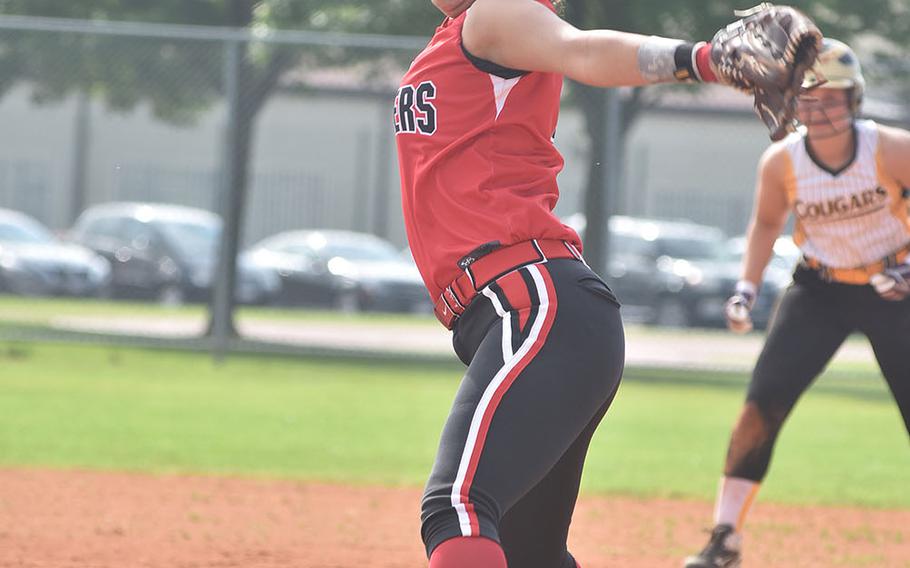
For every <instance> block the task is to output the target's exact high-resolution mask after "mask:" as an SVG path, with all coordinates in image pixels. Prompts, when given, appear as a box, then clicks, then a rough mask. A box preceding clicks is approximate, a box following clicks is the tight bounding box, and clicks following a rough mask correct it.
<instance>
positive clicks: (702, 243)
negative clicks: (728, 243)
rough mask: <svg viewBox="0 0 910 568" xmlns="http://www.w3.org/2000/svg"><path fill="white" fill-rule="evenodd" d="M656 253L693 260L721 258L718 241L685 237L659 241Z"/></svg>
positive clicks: (720, 248)
mask: <svg viewBox="0 0 910 568" xmlns="http://www.w3.org/2000/svg"><path fill="white" fill-rule="evenodd" d="M658 252H659V254H661V255H666V256H670V257H673V258H684V259H695V260H715V259H719V258H721V257H722V256H723V249H722V245H721V243H720V242H719V241H715V240H708V239H698V238H686V237H674V238H668V237H667V238H661V239H659V241H658Z"/></svg>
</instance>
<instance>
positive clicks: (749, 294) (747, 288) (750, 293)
mask: <svg viewBox="0 0 910 568" xmlns="http://www.w3.org/2000/svg"><path fill="white" fill-rule="evenodd" d="M733 291H734V293H736V294H739V295H740V296H742V297H744V298H746V299H748V300H749V301H750V302H751V301H753V300H755V298H756V297H758V286H756V285H755V284H753V283H752V282H749V281H748V280H740V281H739V282H737V283H736V287H735V288H734V289H733Z"/></svg>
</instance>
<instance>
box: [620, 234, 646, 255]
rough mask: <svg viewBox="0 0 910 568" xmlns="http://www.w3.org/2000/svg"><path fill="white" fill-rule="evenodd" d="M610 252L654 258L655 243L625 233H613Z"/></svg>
mask: <svg viewBox="0 0 910 568" xmlns="http://www.w3.org/2000/svg"><path fill="white" fill-rule="evenodd" d="M610 250H611V251H612V252H613V254H619V255H636V256H653V255H654V242H653V241H649V240H647V239H643V238H641V237H636V236H632V235H625V234H623V233H611V234H610Z"/></svg>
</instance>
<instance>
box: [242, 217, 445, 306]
mask: <svg viewBox="0 0 910 568" xmlns="http://www.w3.org/2000/svg"><path fill="white" fill-rule="evenodd" d="M248 255H249V258H250V261H251V262H253V263H254V264H255V265H256V266H259V267H267V268H270V269H272V270H274V271H275V272H276V273H277V274H278V275H279V276H280V277H281V293H280V301H281V303H283V304H287V305H315V306H323V307H332V308H337V309H342V310H346V311H352V310H382V311H398V312H429V311H432V306H431V304H430V300H429V296H428V294H427V291H426V288H425V287H424V283H423V280H422V279H421V278H420V274H419V273H418V271H417V267H416V266H415V265H414V263H413V261H412V260H409V259H407V258H406V257H404V256H403V255H402V254H401V253H399V252H398V250H396V249H395V247H394V246H393V245H392V244H391V243H389V242H387V241H385V240H383V239H381V238H379V237H376V236H374V235H369V234H364V233H356V232H351V231H334V230H302V231H289V232H284V233H279V234H277V235H274V236H271V237H269V238H267V239H264V240H262V241H260V242H259V243H257V244H256V245H254V246H253V247H251V249H250V250H249V251H248Z"/></svg>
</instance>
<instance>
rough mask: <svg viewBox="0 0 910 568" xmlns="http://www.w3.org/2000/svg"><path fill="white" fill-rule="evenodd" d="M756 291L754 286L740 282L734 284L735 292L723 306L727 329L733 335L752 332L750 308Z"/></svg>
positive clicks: (753, 303) (743, 281)
mask: <svg viewBox="0 0 910 568" xmlns="http://www.w3.org/2000/svg"><path fill="white" fill-rule="evenodd" d="M757 296H758V289H757V288H756V286H755V284H752V283H751V282H747V281H745V280H740V281H739V282H737V283H736V292H735V293H734V294H733V295H732V296H730V299H729V300H727V303H726V304H724V315H725V316H726V317H727V328H729V329H730V331H732V332H734V333H748V332H750V331H752V307H753V306H754V305H755V298H756V297H757Z"/></svg>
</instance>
